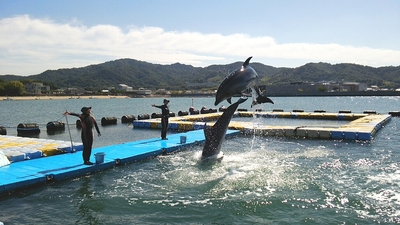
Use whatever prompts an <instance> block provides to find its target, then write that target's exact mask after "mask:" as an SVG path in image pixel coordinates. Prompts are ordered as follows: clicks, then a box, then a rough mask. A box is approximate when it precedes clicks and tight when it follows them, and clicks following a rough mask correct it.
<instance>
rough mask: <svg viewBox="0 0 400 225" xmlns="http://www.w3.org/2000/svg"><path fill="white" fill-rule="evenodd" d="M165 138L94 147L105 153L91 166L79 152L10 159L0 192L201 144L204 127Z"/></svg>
mask: <svg viewBox="0 0 400 225" xmlns="http://www.w3.org/2000/svg"><path fill="white" fill-rule="evenodd" d="M239 134H240V132H239V131H234V130H228V132H227V134H226V137H232V136H235V135H239ZM180 136H186V142H185V143H183V144H181V143H180ZM0 137H2V136H0ZM168 139H169V140H160V139H159V138H153V139H147V140H140V141H135V142H128V143H124V144H117V145H112V146H104V147H99V148H94V149H93V154H96V153H100V152H101V153H104V154H105V157H104V162H103V163H101V164H95V165H93V166H87V165H84V164H83V162H82V154H81V152H75V153H65V154H60V155H54V156H51V157H41V158H35V159H30V160H24V161H19V162H13V163H11V164H9V165H6V166H3V167H0V195H1V194H4V193H7V192H11V191H13V190H16V189H19V188H25V187H29V186H32V185H38V184H45V183H46V182H53V181H59V180H64V179H68V178H73V177H78V176H82V175H84V174H87V173H92V172H96V171H100V170H105V169H109V168H112V167H114V166H118V165H123V164H126V163H132V162H136V161H140V160H143V159H146V158H149V157H155V156H158V155H160V154H165V153H170V152H173V151H177V150H181V149H184V148H188V147H190V146H193V145H197V144H202V143H204V141H205V138H204V132H203V130H197V131H189V132H186V133H180V134H171V135H168ZM92 161H95V160H94V156H92Z"/></svg>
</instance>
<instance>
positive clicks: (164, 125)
mask: <svg viewBox="0 0 400 225" xmlns="http://www.w3.org/2000/svg"><path fill="white" fill-rule="evenodd" d="M168 103H169V100H168V99H164V104H163V105H155V104H152V105H151V106H153V107H157V108H160V109H161V114H162V117H161V139H162V140H168V138H167V129H168V118H169V108H168Z"/></svg>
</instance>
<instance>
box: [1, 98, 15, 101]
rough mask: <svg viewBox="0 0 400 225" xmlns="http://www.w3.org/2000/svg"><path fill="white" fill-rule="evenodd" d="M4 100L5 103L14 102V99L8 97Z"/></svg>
mask: <svg viewBox="0 0 400 225" xmlns="http://www.w3.org/2000/svg"><path fill="white" fill-rule="evenodd" d="M3 100H5V101H12V100H14V99H13V98H10V97H7V98H3Z"/></svg>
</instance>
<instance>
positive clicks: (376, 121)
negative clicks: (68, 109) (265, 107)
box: [133, 112, 392, 141]
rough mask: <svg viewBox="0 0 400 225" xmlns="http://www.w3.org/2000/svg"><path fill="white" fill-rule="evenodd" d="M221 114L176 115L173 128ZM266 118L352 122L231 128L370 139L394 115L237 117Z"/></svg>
mask: <svg viewBox="0 0 400 225" xmlns="http://www.w3.org/2000/svg"><path fill="white" fill-rule="evenodd" d="M221 115H222V112H220V113H210V114H198V115H190V116H182V117H172V118H170V122H169V129H172V130H177V131H187V130H197V129H203V128H204V126H205V124H206V122H207V125H209V126H212V125H213V124H214V122H209V121H216V120H217V119H218V118H219V117H220V116H221ZM253 116H255V117H264V118H286V119H297V118H299V119H310V120H313V119H318V120H346V121H351V122H350V123H349V124H346V125H342V126H337V127H334V126H324V125H320V126H254V124H253V123H252V122H239V121H234V120H233V121H231V123H230V124H229V129H234V130H240V131H241V132H242V133H244V134H256V135H265V136H285V137H301V138H321V139H348V140H362V141H369V140H371V138H372V137H373V136H374V135H375V133H376V132H377V131H378V130H379V129H380V128H381V127H382V126H384V125H385V124H386V123H387V122H389V121H390V119H391V118H392V117H391V115H389V114H386V115H380V114H368V113H326V112H317V113H316V112H254V113H253V112H236V113H235V114H234V117H253ZM133 125H134V126H135V127H142V128H152V129H160V128H161V119H148V120H135V121H133Z"/></svg>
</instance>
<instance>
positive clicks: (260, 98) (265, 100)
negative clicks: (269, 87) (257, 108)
mask: <svg viewBox="0 0 400 225" xmlns="http://www.w3.org/2000/svg"><path fill="white" fill-rule="evenodd" d="M261 103H272V104H274V102H273V101H272V100H271V99H270V98H268V97H266V96H262V95H259V96H258V97H257V98H256V100H255V101H253V103H251V107H253V105H257V104H261Z"/></svg>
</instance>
